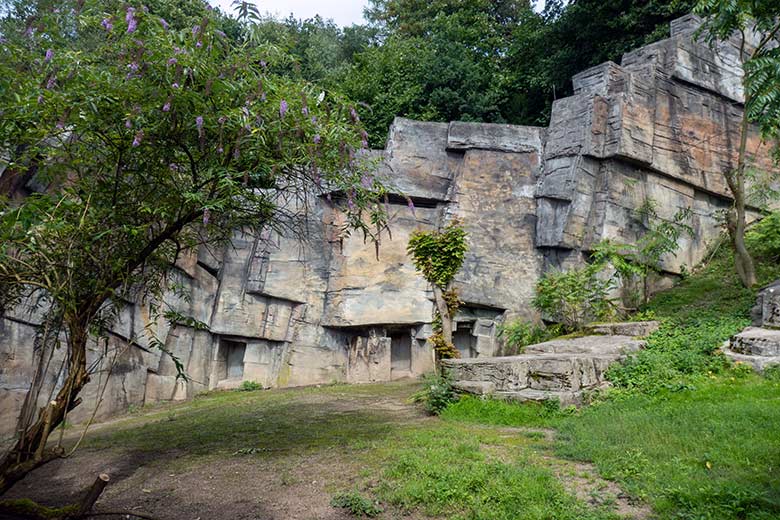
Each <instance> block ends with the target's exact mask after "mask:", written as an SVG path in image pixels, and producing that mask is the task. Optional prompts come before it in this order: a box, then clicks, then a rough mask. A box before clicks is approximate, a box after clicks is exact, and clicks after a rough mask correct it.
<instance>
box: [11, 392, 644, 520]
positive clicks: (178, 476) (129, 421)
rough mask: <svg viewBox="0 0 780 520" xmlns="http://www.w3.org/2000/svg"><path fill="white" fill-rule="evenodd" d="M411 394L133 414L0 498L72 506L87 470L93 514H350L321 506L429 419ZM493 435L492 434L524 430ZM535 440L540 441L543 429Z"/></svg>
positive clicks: (358, 482) (580, 468)
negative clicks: (99, 488)
mask: <svg viewBox="0 0 780 520" xmlns="http://www.w3.org/2000/svg"><path fill="white" fill-rule="evenodd" d="M415 389H416V387H415V386H414V385H413V384H410V383H404V384H392V385H371V386H363V387H335V388H334V387H326V388H322V389H304V390H278V391H267V392H251V393H243V394H244V395H240V394H242V393H239V392H230V393H225V394H224V395H217V396H214V397H211V396H210V397H207V398H205V399H200V400H195V401H194V402H192V403H185V404H180V405H167V406H162V407H156V408H154V409H152V410H150V411H149V410H144V411H142V412H141V413H138V414H134V415H132V416H130V417H128V418H125V419H120V420H115V421H111V422H110V423H105V424H101V425H95V426H93V428H92V429H91V431H90V434H89V436H88V440H87V442H86V443H85V446H84V447H83V448H80V449H79V450H78V451H77V452H76V453H75V454H74V455H73V456H72V457H70V458H68V459H62V460H59V461H55V462H52V463H50V464H48V465H47V466H44V467H43V468H40V469H39V470H37V471H35V472H33V473H32V474H30V475H28V477H27V478H25V479H24V480H23V481H22V482H20V483H19V484H17V485H16V486H15V487H14V488H13V489H12V490H11V492H9V494H8V495H7V496H6V497H3V498H22V497H23V498H31V499H33V500H35V501H37V502H39V503H42V504H45V505H51V506H61V505H63V504H67V503H72V502H74V501H76V500H78V499H79V498H80V497H81V495H82V494H83V493H84V490H85V489H87V488H88V487H89V485H90V484H91V483H92V481H93V480H94V479H95V477H96V475H98V474H99V473H107V474H109V475H110V477H111V481H110V484H109V485H108V487H106V489H105V491H104V493H103V495H102V496H101V498H100V500H99V501H98V503H97V505H96V510H98V511H104V512H107V511H120V510H121V511H127V512H138V513H143V514H146V515H150V516H152V517H154V518H159V519H169V520H185V519H187V520H197V519H200V520H207V519H262V520H304V519H307V520H308V519H334V520H335V519H347V518H353V517H352V516H350V514H349V513H347V512H346V511H345V510H342V509H338V508H335V507H333V506H331V504H330V502H331V498H332V497H333V495H334V494H335V493H337V492H340V491H344V490H350V489H360V490H361V491H365V490H366V489H367V488H370V487H371V485H372V479H374V478H375V476H376V475H379V474H381V468H380V465H381V461H380V460H373V459H372V458H371V456H370V453H371V452H372V450H373V447H375V446H376V444H375V443H378V442H379V443H381V442H383V439H384V438H385V437H386V436H389V435H392V432H393V431H395V430H397V429H398V428H415V427H427V426H429V425H430V426H433V425H435V424H436V423H437V422H438V421H440V420H439V419H437V418H431V417H429V416H427V415H425V414H424V412H422V411H421V410H420V409H418V408H417V407H415V406H414V405H412V404H410V403H409V402H408V397H409V395H410V394H411V393H412V392H413V391H414V390H415ZM248 394H253V395H251V396H250V395H248ZM495 429H496V430H497V431H499V432H500V435H501V436H505V435H506V436H517V435H523V434H528V431H525V429H523V431H521V429H516V428H498V427H496V428H495ZM529 431H530V430H529ZM78 433H79V432H78V431H77V430H76V429H73V430H71V431H69V432H68V434H67V435H66V438H70V440H71V441H75V439H76V438H77V436H78ZM537 434H538V435H539V437H540V438H541V442H544V443H551V441H552V437H553V434H554V433H553V432H552V431H549V430H539V431H538V432H537ZM497 449H499V448H497ZM366 454H369V455H368V456H367V455H366ZM499 456H500V455H499ZM507 456H510V455H507ZM541 458H542V459H545V463H549V466H550V467H552V468H553V471H554V472H555V474H556V475H557V476H558V477H559V479H560V480H561V481H562V482H563V483H564V486H565V487H566V488H567V489H568V490H569V491H570V492H571V493H572V494H575V495H576V496H578V498H580V499H581V500H583V501H585V502H588V501H590V502H591V503H593V504H594V505H597V506H600V505H602V504H601V503H599V501H604V500H612V501H614V503H615V509H616V512H618V513H619V514H621V515H626V516H628V517H632V518H646V517H647V516H648V514H649V511H648V510H647V509H646V508H642V507H641V506H636V505H634V504H631V503H630V502H629V501H628V500H627V499H626V498H625V496H624V495H623V494H622V493H621V492H620V490H619V488H617V486H616V485H615V484H614V483H610V482H606V481H604V480H602V479H600V478H598V477H597V476H596V473H595V471H594V470H593V468H592V467H589V466H587V465H583V464H575V463H571V462H567V461H561V460H559V459H557V458H555V457H554V456H553V455H551V454H549V455H548V454H541ZM383 507H384V509H385V511H384V513H383V514H382V518H405V519H414V518H423V515H422V514H421V513H418V512H416V511H414V510H412V511H409V510H406V511H401V510H397V509H394V508H393V507H388V506H387V505H383ZM103 518H128V517H127V516H104V517H103ZM129 518H132V517H129Z"/></svg>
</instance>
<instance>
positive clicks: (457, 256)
mask: <svg viewBox="0 0 780 520" xmlns="http://www.w3.org/2000/svg"><path fill="white" fill-rule="evenodd" d="M466 237H467V235H466V231H465V229H464V228H463V223H462V222H461V221H460V220H459V219H457V218H455V219H453V220H452V221H451V222H450V223H449V224H448V225H447V226H446V227H445V228H444V229H442V230H440V231H439V230H436V231H415V232H414V233H412V236H411V237H410V238H409V244H408V246H407V252H408V253H409V256H411V257H412V262H413V263H414V267H415V268H416V269H417V271H418V272H419V273H420V274H421V275H422V276H423V277H424V278H425V279H426V280H427V281H428V282H429V283H430V284H431V285H432V286H433V295H434V299H435V302H436V313H435V316H434V320H433V335H432V336H431V337H430V338H429V340H430V342H431V343H432V344H433V348H434V350H435V351H436V353H437V354H438V355H439V357H440V358H442V359H447V358H457V357H460V355H459V353H458V349H456V348H455V345H453V343H452V328H453V323H452V320H453V317H454V315H455V313H456V312H457V310H458V308H459V307H460V305H461V304H462V302H461V301H460V298H459V297H458V293H457V291H456V290H455V288H454V287H453V286H452V284H453V281H454V280H455V275H456V274H457V273H458V271H459V270H460V268H461V266H462V265H463V260H464V259H465V257H466V251H468V245H467V244H466Z"/></svg>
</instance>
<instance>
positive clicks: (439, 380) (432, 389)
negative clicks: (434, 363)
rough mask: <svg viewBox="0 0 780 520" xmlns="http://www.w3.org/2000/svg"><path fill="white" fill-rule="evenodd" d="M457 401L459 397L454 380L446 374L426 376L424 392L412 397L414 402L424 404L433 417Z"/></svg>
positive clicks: (424, 377)
mask: <svg viewBox="0 0 780 520" xmlns="http://www.w3.org/2000/svg"><path fill="white" fill-rule="evenodd" d="M457 400H458V396H457V394H456V393H455V390H454V389H453V388H452V379H451V378H450V375H449V374H447V373H446V372H445V373H444V374H437V373H430V374H426V375H424V376H423V388H422V390H420V391H419V392H416V393H415V394H414V395H412V402H415V403H422V404H423V405H424V406H425V409H426V410H427V411H428V413H430V414H432V415H439V414H440V413H441V412H442V410H444V409H445V408H447V407H448V406H449V405H450V404H452V403H454V402H455V401H457Z"/></svg>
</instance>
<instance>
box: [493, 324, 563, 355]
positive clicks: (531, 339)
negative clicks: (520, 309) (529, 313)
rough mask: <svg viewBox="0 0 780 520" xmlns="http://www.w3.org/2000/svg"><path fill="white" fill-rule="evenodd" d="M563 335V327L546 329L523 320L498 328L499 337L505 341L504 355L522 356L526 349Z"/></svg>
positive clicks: (556, 326)
mask: <svg viewBox="0 0 780 520" xmlns="http://www.w3.org/2000/svg"><path fill="white" fill-rule="evenodd" d="M560 334H561V327H560V326H559V325H553V326H551V327H545V326H544V325H537V324H536V323H529V322H527V321H523V320H515V321H510V322H509V323H504V324H502V325H501V326H499V328H498V337H499V338H501V339H502V340H504V350H503V354H504V355H517V354H522V353H523V351H524V350H525V347H527V346H528V345H535V344H536V343H543V342H545V341H549V340H550V339H552V338H554V337H556V336H559V335H560Z"/></svg>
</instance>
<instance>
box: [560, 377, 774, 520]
mask: <svg viewBox="0 0 780 520" xmlns="http://www.w3.org/2000/svg"><path fill="white" fill-rule="evenodd" d="M778 425H780V384H779V383H776V382H771V381H765V380H762V379H760V378H758V377H756V376H750V377H748V378H745V379H737V378H733V380H732V378H731V377H727V378H717V379H715V380H711V381H710V382H706V383H703V384H700V385H699V387H698V388H697V389H696V390H692V391H686V392H677V393H674V392H663V393H661V394H658V395H657V396H655V397H651V396H646V395H637V396H634V397H633V398H630V399H622V400H619V401H609V402H605V403H600V404H598V405H596V406H593V407H590V408H587V409H584V410H583V411H582V412H581V414H580V415H579V416H578V417H574V418H569V419H564V420H562V421H560V422H559V423H558V428H559V429H560V437H559V440H560V442H559V445H558V452H559V454H561V455H563V456H566V457H571V458H575V459H581V460H589V461H594V463H595V464H596V466H597V467H598V469H599V472H600V473H601V475H602V476H604V477H605V478H608V479H614V480H616V481H618V482H619V483H620V484H621V485H622V486H623V487H624V489H626V490H627V491H628V492H630V493H631V494H632V495H633V496H636V497H639V498H642V499H644V500H647V501H648V502H649V503H650V504H651V505H652V506H653V509H654V510H655V512H656V513H657V514H658V515H659V516H660V517H661V518H675V519H677V518H680V519H698V518H712V519H724V520H725V519H756V520H758V519H770V518H780V434H778V430H777V427H778Z"/></svg>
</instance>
